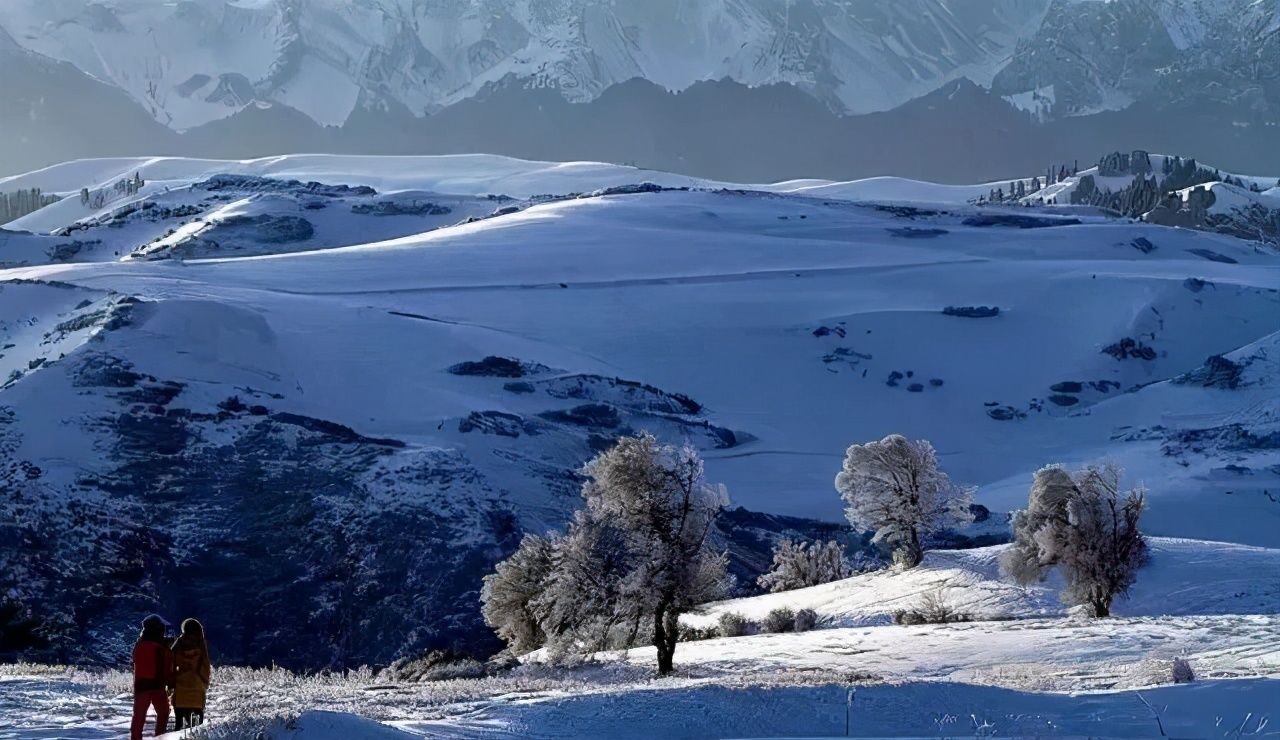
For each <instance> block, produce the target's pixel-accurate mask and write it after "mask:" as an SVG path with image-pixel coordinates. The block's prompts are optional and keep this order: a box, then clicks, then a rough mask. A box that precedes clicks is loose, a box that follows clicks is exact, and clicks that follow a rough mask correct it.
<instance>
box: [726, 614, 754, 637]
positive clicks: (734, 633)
mask: <svg viewBox="0 0 1280 740" xmlns="http://www.w3.org/2000/svg"><path fill="white" fill-rule="evenodd" d="M719 627H720V636H721V637H742V636H743V635H747V634H750V632H751V622H749V621H748V620H747V618H746V617H744V616H742V615H741V614H739V613H738V612H725V613H724V614H721V615H720V620H719Z"/></svg>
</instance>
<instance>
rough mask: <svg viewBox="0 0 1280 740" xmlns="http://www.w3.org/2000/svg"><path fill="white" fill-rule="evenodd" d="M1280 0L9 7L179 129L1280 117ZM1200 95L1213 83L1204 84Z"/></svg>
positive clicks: (453, 0)
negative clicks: (831, 116) (297, 122)
mask: <svg viewBox="0 0 1280 740" xmlns="http://www.w3.org/2000/svg"><path fill="white" fill-rule="evenodd" d="M1278 28H1280V15H1278V11H1277V3H1276V1H1275V0H1261V1H1257V0H1215V1H1214V2H1205V1H1204V0H1116V1H1115V2H1094V1H1091V0H892V1H890V0H645V1H644V2H639V1H638V0H637V1H632V2H612V1H605V0H360V2H347V1H346V0H183V2H178V3H158V2H153V1H152V0H10V1H9V2H6V3H4V4H3V5H2V6H0V29H3V30H4V31H7V35H8V36H10V37H12V40H13V41H14V42H16V43H17V44H18V45H20V46H22V47H24V48H27V49H30V50H32V51H35V52H38V53H40V54H43V55H45V56H47V57H50V58H52V59H56V60H61V61H66V62H69V63H71V64H72V65H74V66H75V67H76V68H78V69H79V70H81V71H83V72H85V73H87V74H89V75H92V76H93V77H95V78H97V79H99V80H102V81H105V82H107V83H109V84H110V85H112V86H115V87H117V88H119V89H120V90H122V91H124V92H125V93H126V94H127V95H128V96H129V97H130V98H131V99H132V100H134V101H135V102H136V103H137V104H138V105H140V106H142V107H143V108H144V109H145V110H146V111H147V112H148V113H149V114H150V115H151V116H153V117H154V118H155V119H156V120H157V121H159V122H160V123H162V124H164V125H165V126H167V127H170V128H172V129H176V130H186V129H190V128H194V127H197V126H200V125H202V124H207V123H210V122H211V121H216V120H218V119H221V118H225V117H227V116H230V115H232V114H233V113H235V112H236V111H238V110H240V109H242V108H244V107H246V106H251V105H264V104H282V105H285V106H289V107H291V108H294V109H296V110H298V111H301V112H302V113H304V114H305V115H307V116H308V117H310V118H311V119H312V120H314V121H316V122H318V123H320V124H323V125H329V126H340V125H342V124H343V123H345V122H346V121H347V120H348V118H349V117H350V116H351V114H352V113H353V111H355V110H357V109H358V108H362V107H364V108H375V109H381V108H387V107H390V108H394V109H396V110H407V111H408V112H410V113H412V114H414V115H417V116H422V115H426V114H429V113H432V112H435V111H437V110H439V109H441V108H442V107H445V106H448V105H451V104H454V103H457V102H459V101H461V100H465V99H467V98H470V97H472V96H474V95H476V94H477V93H479V92H481V91H482V90H484V89H485V88H486V86H488V85H490V84H492V83H498V82H500V81H503V80H506V79H514V80H517V81H518V82H519V83H520V84H522V85H525V86H529V87H535V88H542V87H545V88H552V89H555V90H557V91H559V92H560V93H562V94H563V95H564V96H565V97H567V98H568V99H570V100H573V101H577V102H581V101H586V100H590V99H593V98H595V97H596V96H598V95H599V94H600V93H601V92H602V91H604V90H605V89H607V88H609V87H610V86H612V85H615V84H618V83H622V82H625V81H627V80H630V79H632V78H637V77H638V78H643V79H646V80H649V81H651V82H654V83H656V84H658V85H660V86H662V87H665V88H667V89H670V90H683V89H685V88H687V87H689V86H690V85H691V84H693V83H695V82H697V81H699V80H715V79H721V78H726V77H727V78H730V79H733V80H736V81H738V82H741V83H744V84H747V85H753V86H755V85H763V84H771V83H787V84H793V85H796V86H798V87H799V88H801V89H803V90H805V91H806V92H808V93H809V94H811V95H813V96H814V97H816V98H818V99H819V100H820V101H822V102H823V103H824V104H826V105H828V106H829V107H830V108H831V109H833V110H835V111H837V112H840V113H850V114H861V113H868V112H872V111H879V110H887V109H890V108H893V107H896V106H898V105H900V104H902V103H904V102H906V101H907V100H910V99H912V98H915V97H918V96H920V95H923V94H925V93H927V92H929V91H931V90H934V89H936V88H938V87H940V86H942V85H943V84H944V83H946V82H948V81H950V80H953V79H956V78H959V77H968V78H970V79H972V80H974V81H976V82H978V83H979V84H982V85H986V86H994V88H995V89H996V90H997V91H999V93H1000V94H1001V95H1006V96H1009V99H1010V100H1011V101H1015V102H1016V103H1017V104H1018V105H1020V106H1022V107H1026V108H1028V109H1034V110H1036V111H1037V112H1043V113H1048V114H1051V115H1057V116H1063V115H1079V114H1083V113H1089V112H1095V111H1098V110H1104V109H1112V108H1117V107H1124V106H1126V105H1128V104H1130V103H1132V102H1134V101H1136V100H1142V99H1150V98H1159V99H1167V98H1171V97H1172V98H1182V97H1185V96H1189V95H1200V94H1206V93H1207V94H1210V95H1212V96H1214V97H1215V98H1217V99H1227V100H1231V101H1233V102H1245V103H1247V105H1248V106H1249V107H1254V108H1258V107H1261V108H1263V109H1265V110H1267V111H1269V112H1270V113H1272V114H1274V113H1275V110H1276V109H1275V105H1276V102H1277V94H1276V93H1277V90H1276V85H1277V84H1280V82H1278V79H1280V77H1278V76H1277V65H1280V61H1277V60H1280V36H1278V34H1277V29H1278ZM1206 86H1208V87H1209V88H1212V89H1210V90H1207V91H1206V90H1205V88H1206Z"/></svg>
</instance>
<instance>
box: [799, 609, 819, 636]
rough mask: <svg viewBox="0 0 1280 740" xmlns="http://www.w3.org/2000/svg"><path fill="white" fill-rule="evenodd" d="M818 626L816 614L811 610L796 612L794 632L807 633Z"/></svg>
mask: <svg viewBox="0 0 1280 740" xmlns="http://www.w3.org/2000/svg"><path fill="white" fill-rule="evenodd" d="M817 626H818V613H817V612H815V611H814V610H812V609H801V610H800V611H798V612H796V619H795V630H796V632H808V631H809V630H811V629H814V628H815V627H817Z"/></svg>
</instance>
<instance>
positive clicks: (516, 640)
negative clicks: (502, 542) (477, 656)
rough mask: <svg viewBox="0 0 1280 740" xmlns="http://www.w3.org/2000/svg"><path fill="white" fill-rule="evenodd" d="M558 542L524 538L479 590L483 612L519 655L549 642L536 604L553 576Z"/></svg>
mask: <svg viewBox="0 0 1280 740" xmlns="http://www.w3.org/2000/svg"><path fill="white" fill-rule="evenodd" d="M556 544H557V540H556V539H555V538H551V537H539V536H537V535H525V538H524V540H522V541H521V542H520V547H519V548H517V549H516V551H515V552H514V553H512V554H511V557H509V558H507V559H506V560H504V561H502V562H501V563H498V565H497V569H496V571H495V572H494V573H492V574H490V575H487V576H485V578H484V586H482V587H481V590H480V613H481V614H482V615H483V616H484V621H485V624H488V625H489V626H490V627H492V628H493V631H494V632H496V633H498V637H500V638H502V639H503V640H504V641H505V642H506V643H507V648H508V649H509V650H510V651H511V652H513V653H515V654H516V655H523V654H524V653H527V652H530V651H533V650H537V649H538V648H540V647H542V645H543V643H545V642H546V634H545V633H544V632H543V630H542V624H541V618H542V616H543V614H542V613H540V611H539V606H538V604H537V599H538V597H539V596H540V595H541V594H542V592H543V590H544V589H545V588H546V584H547V579H548V578H549V577H550V575H551V568H552V556H553V554H554V552H555V548H556Z"/></svg>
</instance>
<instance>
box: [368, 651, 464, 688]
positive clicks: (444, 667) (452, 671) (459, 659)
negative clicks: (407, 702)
mask: <svg viewBox="0 0 1280 740" xmlns="http://www.w3.org/2000/svg"><path fill="white" fill-rule="evenodd" d="M488 673H489V670H488V667H487V666H486V665H485V664H484V663H481V662H480V661H478V660H476V659H475V658H473V657H471V656H469V655H462V654H459V653H455V652H453V651H452V650H431V651H428V652H426V653H424V654H422V655H419V656H417V657H413V658H401V659H400V660H397V661H395V662H394V663H392V664H391V665H389V666H387V668H386V669H385V670H384V671H382V673H381V674H380V678H383V679H386V680H390V681H397V682H407V683H420V682H422V681H450V680H453V679H458V678H483V677H484V676H486V675H488Z"/></svg>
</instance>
